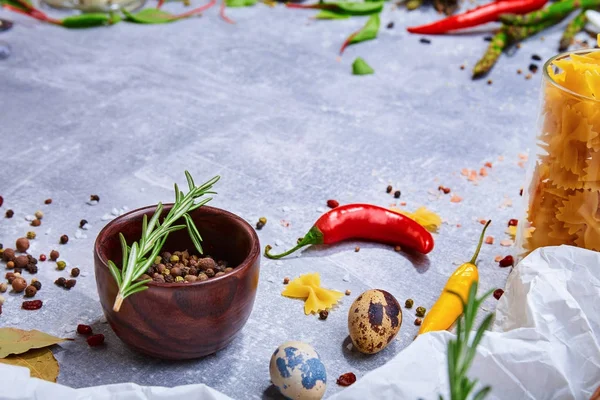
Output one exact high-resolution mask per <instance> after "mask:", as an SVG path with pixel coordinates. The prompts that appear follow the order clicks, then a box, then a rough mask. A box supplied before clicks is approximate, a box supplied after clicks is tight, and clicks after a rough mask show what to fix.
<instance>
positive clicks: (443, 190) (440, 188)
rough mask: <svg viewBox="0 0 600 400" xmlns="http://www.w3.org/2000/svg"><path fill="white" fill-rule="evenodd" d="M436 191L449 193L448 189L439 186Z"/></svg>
mask: <svg viewBox="0 0 600 400" xmlns="http://www.w3.org/2000/svg"><path fill="white" fill-rule="evenodd" d="M438 190H439V191H442V192H444V194H448V193H450V188H448V187H445V186H439V187H438Z"/></svg>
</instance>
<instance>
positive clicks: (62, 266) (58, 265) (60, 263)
mask: <svg viewBox="0 0 600 400" xmlns="http://www.w3.org/2000/svg"><path fill="white" fill-rule="evenodd" d="M65 268H67V263H66V262H64V261H57V262H56V269H57V270H59V271H62V270H63V269H65Z"/></svg>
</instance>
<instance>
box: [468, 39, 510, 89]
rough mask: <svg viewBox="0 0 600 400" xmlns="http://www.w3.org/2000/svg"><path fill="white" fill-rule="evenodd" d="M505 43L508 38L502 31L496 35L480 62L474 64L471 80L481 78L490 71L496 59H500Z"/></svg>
mask: <svg viewBox="0 0 600 400" xmlns="http://www.w3.org/2000/svg"><path fill="white" fill-rule="evenodd" d="M507 42H508V36H507V35H506V31H505V30H504V29H502V30H500V32H498V33H496V35H495V36H494V38H493V39H492V41H491V42H490V45H489V46H488V48H487V50H486V51H485V54H484V55H483V57H482V58H481V60H479V61H478V62H477V64H475V67H474V68H473V79H476V78H481V77H482V76H484V75H486V74H487V73H488V72H489V71H490V70H491V69H492V67H493V66H494V64H496V61H498V58H500V55H501V54H502V51H503V50H504V48H505V47H506V43H507Z"/></svg>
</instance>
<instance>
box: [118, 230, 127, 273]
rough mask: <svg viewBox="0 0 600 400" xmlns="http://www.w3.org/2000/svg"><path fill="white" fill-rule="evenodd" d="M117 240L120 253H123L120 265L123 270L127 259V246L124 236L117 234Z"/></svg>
mask: <svg viewBox="0 0 600 400" xmlns="http://www.w3.org/2000/svg"><path fill="white" fill-rule="evenodd" d="M119 240H120V241H121V252H122V253H123V262H122V263H121V268H125V266H126V265H127V259H128V257H129V246H127V241H126V240H125V236H123V234H122V233H121V232H119Z"/></svg>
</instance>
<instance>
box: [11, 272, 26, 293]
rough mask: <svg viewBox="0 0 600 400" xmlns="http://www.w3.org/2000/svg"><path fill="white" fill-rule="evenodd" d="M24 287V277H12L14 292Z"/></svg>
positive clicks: (20, 290)
mask: <svg viewBox="0 0 600 400" xmlns="http://www.w3.org/2000/svg"><path fill="white" fill-rule="evenodd" d="M26 287H27V281H25V279H23V278H21V277H20V276H18V277H16V278H15V279H13V281H12V289H13V290H14V291H15V292H16V293H21V292H22V291H23V290H25V288H26Z"/></svg>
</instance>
